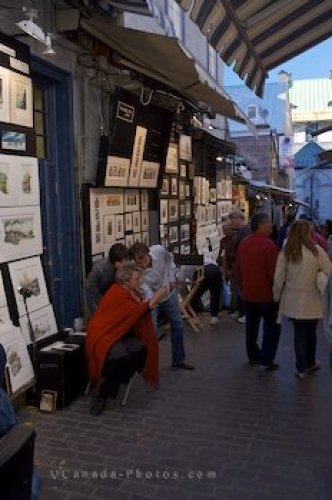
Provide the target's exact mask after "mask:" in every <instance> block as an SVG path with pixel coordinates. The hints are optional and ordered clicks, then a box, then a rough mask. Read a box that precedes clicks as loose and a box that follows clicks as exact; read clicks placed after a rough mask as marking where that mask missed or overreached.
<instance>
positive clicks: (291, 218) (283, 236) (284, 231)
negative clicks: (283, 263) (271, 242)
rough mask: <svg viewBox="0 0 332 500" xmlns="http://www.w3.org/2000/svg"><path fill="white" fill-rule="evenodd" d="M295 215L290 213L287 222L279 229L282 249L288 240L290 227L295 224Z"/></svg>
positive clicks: (279, 241)
mask: <svg viewBox="0 0 332 500" xmlns="http://www.w3.org/2000/svg"><path fill="white" fill-rule="evenodd" d="M295 217H296V216H295V214H294V213H293V212H289V213H288V214H287V217H286V222H285V224H284V225H283V226H281V228H280V229H279V233H278V247H279V249H281V248H282V247H283V246H284V241H285V239H286V238H287V232H288V229H289V227H290V226H291V225H292V224H293V222H294V221H295Z"/></svg>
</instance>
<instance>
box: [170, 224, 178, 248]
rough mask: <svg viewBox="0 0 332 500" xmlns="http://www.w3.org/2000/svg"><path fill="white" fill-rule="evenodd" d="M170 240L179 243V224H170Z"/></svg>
mask: <svg viewBox="0 0 332 500" xmlns="http://www.w3.org/2000/svg"><path fill="white" fill-rule="evenodd" d="M168 241H169V244H170V245H172V244H177V243H178V241H179V226H177V225H172V226H168Z"/></svg>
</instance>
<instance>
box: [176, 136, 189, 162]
mask: <svg viewBox="0 0 332 500" xmlns="http://www.w3.org/2000/svg"><path fill="white" fill-rule="evenodd" d="M179 158H180V160H184V161H188V162H190V161H192V141H191V137H190V135H186V134H180V137H179Z"/></svg>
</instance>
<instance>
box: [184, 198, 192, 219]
mask: <svg viewBox="0 0 332 500" xmlns="http://www.w3.org/2000/svg"><path fill="white" fill-rule="evenodd" d="M185 216H186V217H191V201H186V214H185Z"/></svg>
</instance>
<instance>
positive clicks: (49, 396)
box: [39, 391, 58, 413]
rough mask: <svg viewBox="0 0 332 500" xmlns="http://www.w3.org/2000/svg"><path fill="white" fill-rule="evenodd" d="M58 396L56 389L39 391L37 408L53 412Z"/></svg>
mask: <svg viewBox="0 0 332 500" xmlns="http://www.w3.org/2000/svg"><path fill="white" fill-rule="evenodd" d="M57 398H58V393H57V391H41V395H40V401H39V409H40V411H44V412H46V413H54V412H55V411H56V402H57Z"/></svg>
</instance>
